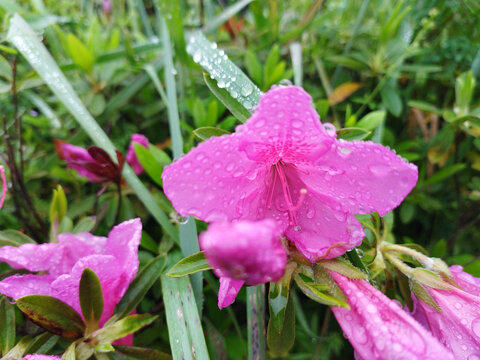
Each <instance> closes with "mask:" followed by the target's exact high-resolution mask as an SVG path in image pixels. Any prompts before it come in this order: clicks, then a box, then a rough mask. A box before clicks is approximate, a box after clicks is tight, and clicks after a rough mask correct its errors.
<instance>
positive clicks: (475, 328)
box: [472, 318, 480, 338]
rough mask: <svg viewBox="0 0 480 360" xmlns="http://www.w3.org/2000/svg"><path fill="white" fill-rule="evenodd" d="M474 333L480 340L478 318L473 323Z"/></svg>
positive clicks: (479, 322) (479, 319)
mask: <svg viewBox="0 0 480 360" xmlns="http://www.w3.org/2000/svg"><path fill="white" fill-rule="evenodd" d="M472 331H473V333H474V334H475V336H477V337H479V338H480V318H476V319H475V320H473V321H472Z"/></svg>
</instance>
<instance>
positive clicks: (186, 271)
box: [166, 251, 212, 278]
mask: <svg viewBox="0 0 480 360" xmlns="http://www.w3.org/2000/svg"><path fill="white" fill-rule="evenodd" d="M210 269H212V267H211V266H210V265H209V264H208V262H207V259H206V258H205V253H204V252H203V251H199V252H197V253H195V254H193V255H190V256H187V257H186V258H183V259H182V260H180V261H179V262H177V263H176V264H175V265H173V266H172V267H171V268H170V270H168V271H167V274H166V275H167V276H169V277H172V278H175V277H183V276H187V275H191V274H195V273H197V272H199V271H205V270H210Z"/></svg>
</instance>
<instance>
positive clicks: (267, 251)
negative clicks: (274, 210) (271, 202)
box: [199, 219, 287, 309]
mask: <svg viewBox="0 0 480 360" xmlns="http://www.w3.org/2000/svg"><path fill="white" fill-rule="evenodd" d="M280 235H281V231H280V229H279V228H278V226H277V224H276V223H275V221H273V220H271V219H266V220H263V221H257V222H254V221H239V222H235V223H222V224H212V225H210V226H209V227H208V230H207V231H205V232H203V233H202V234H201V235H200V238H199V242H200V248H201V249H202V250H203V251H204V252H205V256H206V258H207V260H208V263H209V264H210V265H211V266H212V267H213V268H214V270H213V271H214V272H215V274H216V275H217V276H218V277H220V290H219V296H218V307H219V308H220V309H222V308H224V307H226V306H228V305H230V304H231V303H232V302H233V301H234V300H235V297H236V296H237V294H238V292H239V291H240V288H241V287H242V285H243V284H244V283H246V284H247V285H258V284H261V283H265V282H269V281H278V280H280V278H281V277H282V276H283V271H284V269H285V263H286V261H287V255H286V253H285V250H284V249H283V245H282V242H281V240H280Z"/></svg>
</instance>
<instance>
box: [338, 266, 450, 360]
mask: <svg viewBox="0 0 480 360" xmlns="http://www.w3.org/2000/svg"><path fill="white" fill-rule="evenodd" d="M330 275H331V276H332V277H333V279H334V280H335V282H336V283H337V284H338V286H339V287H340V289H341V290H342V291H343V292H344V293H345V294H346V296H347V298H348V303H349V305H350V309H347V308H343V307H336V306H332V308H331V309H332V311H333V313H334V315H335V317H336V319H337V321H338V323H339V324H340V326H341V327H342V330H343V333H344V334H345V336H346V337H347V338H348V339H349V341H350V342H351V343H352V345H353V347H354V348H355V351H356V352H357V353H358V355H359V357H360V358H361V359H369V360H382V359H405V360H406V359H409V360H437V359H445V360H447V359H450V360H453V355H452V354H451V353H450V352H449V351H448V350H447V349H446V348H445V347H444V346H442V345H441V344H440V342H439V341H438V340H436V339H435V338H434V337H433V336H432V334H431V333H430V332H429V331H428V330H427V329H425V328H424V327H423V326H422V325H420V324H419V323H418V322H417V321H415V320H414V319H413V318H412V317H411V316H410V315H409V314H408V313H407V312H405V311H404V310H403V309H402V308H400V306H398V305H397V304H396V303H395V302H394V301H392V300H391V299H389V298H387V297H386V296H385V295H384V294H383V293H381V292H380V291H378V290H377V289H375V288H374V287H373V286H372V285H370V284H369V283H368V282H367V281H365V280H361V279H349V278H347V277H344V276H342V275H340V274H338V273H335V272H330Z"/></svg>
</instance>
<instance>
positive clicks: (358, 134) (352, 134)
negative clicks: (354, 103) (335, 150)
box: [337, 127, 372, 141]
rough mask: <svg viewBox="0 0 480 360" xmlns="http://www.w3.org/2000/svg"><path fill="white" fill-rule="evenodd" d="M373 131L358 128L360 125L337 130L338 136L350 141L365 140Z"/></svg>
mask: <svg viewBox="0 0 480 360" xmlns="http://www.w3.org/2000/svg"><path fill="white" fill-rule="evenodd" d="M371 133H372V132H371V131H368V130H365V129H362V128H358V127H346V128H343V129H338V130H337V137H338V138H339V139H345V140H348V141H352V140H363V139H365V138H366V137H367V136H368V135H370V134H371Z"/></svg>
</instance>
